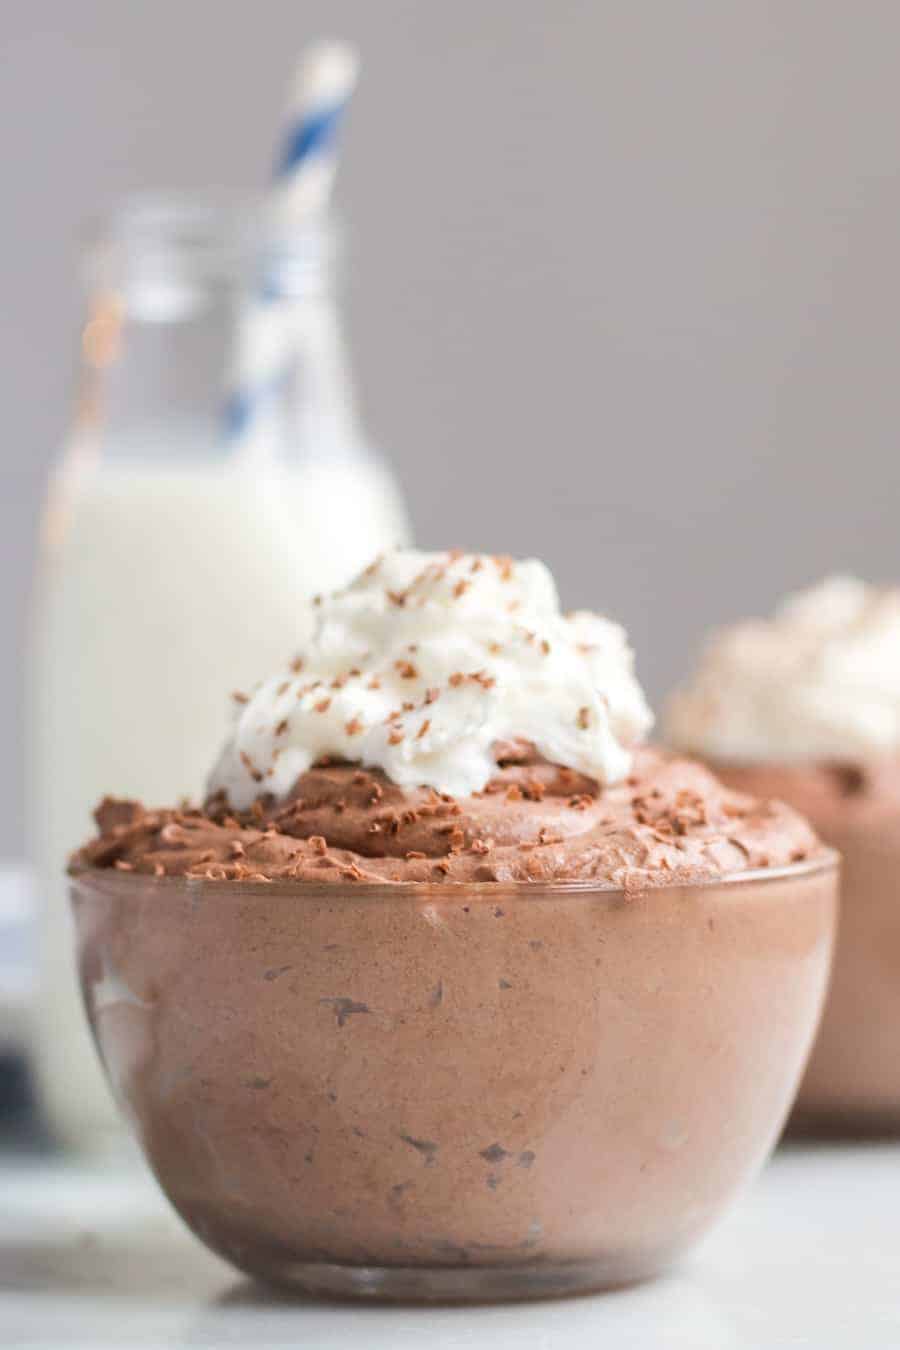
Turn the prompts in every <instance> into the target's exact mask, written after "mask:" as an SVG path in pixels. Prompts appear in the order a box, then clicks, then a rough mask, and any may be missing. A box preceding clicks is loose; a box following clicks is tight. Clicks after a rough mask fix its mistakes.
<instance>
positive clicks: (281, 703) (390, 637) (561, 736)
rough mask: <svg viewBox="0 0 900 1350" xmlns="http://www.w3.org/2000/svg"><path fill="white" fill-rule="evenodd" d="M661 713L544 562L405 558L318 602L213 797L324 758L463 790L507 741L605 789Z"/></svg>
mask: <svg viewBox="0 0 900 1350" xmlns="http://www.w3.org/2000/svg"><path fill="white" fill-rule="evenodd" d="M242 697H243V696H239V700H240V699H241V698H242ZM652 722H653V718H652V715H651V713H650V710H649V708H648V706H647V703H646V700H645V698H644V695H643V692H642V690H641V688H640V685H639V684H638V682H637V680H636V678H635V675H634V669H633V656H632V652H631V650H630V648H629V646H628V643H627V640H626V636H625V632H624V630H623V629H622V628H620V627H619V626H618V625H617V624H614V623H611V622H610V621H609V620H608V619H603V618H600V617H598V616H597V615H595V614H590V613H587V612H585V611H579V612H576V613H573V614H569V615H563V614H562V613H561V611H560V606H559V599H558V597H557V593H556V587H555V585H554V582H553V578H552V576H551V575H550V572H549V571H548V569H547V568H546V567H545V566H544V564H543V563H541V562H537V561H534V560H532V561H527V562H514V561H512V560H511V559H509V558H503V557H489V556H482V555H477V554H467V553H457V552H451V553H421V552H415V551H412V550H410V551H398V552H395V553H391V554H387V555H385V556H384V557H381V558H379V559H377V560H376V561H375V562H374V563H373V564H372V565H371V566H370V567H368V568H367V569H366V570H365V571H364V572H363V573H362V574H361V576H359V577H358V578H357V579H356V580H355V581H354V582H353V583H352V584H351V585H349V586H348V587H346V588H345V589H344V590H341V591H338V592H337V593H336V594H335V595H333V596H330V597H327V598H319V600H318V604H317V622H316V628H315V632H314V634H313V636H312V639H311V640H310V642H309V643H308V644H307V646H306V648H305V649H304V650H303V651H302V652H301V653H300V654H299V655H298V656H297V658H296V659H295V660H294V661H293V662H292V664H291V666H290V667H289V669H287V670H285V671H282V672H280V673H279V674H277V675H274V676H273V677H272V678H271V679H268V680H266V681H265V682H264V683H263V684H262V685H260V686H259V687H258V688H257V689H256V690H255V691H254V692H253V694H252V695H251V696H250V697H249V699H248V700H247V701H246V702H241V701H239V702H238V707H237V714H236V720H235V724H234V728H233V731H232V734H231V737H230V738H229V740H228V742H227V744H226V746H225V748H224V750H223V752H222V754H221V756H220V758H219V761H218V763H217V765H216V767H215V769H214V770H213V773H212V775H211V777H210V780H209V790H210V793H211V794H215V793H217V792H224V793H225V794H227V797H228V800H229V801H230V802H231V803H232V804H233V805H234V806H235V807H236V808H238V809H243V808H245V807H247V806H248V805H249V804H250V803H251V802H252V801H253V800H254V799H255V798H256V797H258V796H259V795H260V794H261V793H264V792H270V793H272V794H273V795H275V796H276V797H281V796H284V795H286V794H287V793H288V792H289V791H290V790H291V788H292V786H293V785H294V783H295V782H296V780H297V779H298V778H299V777H300V776H301V775H302V774H303V773H305V772H306V771H307V770H308V769H309V768H310V767H311V766H312V765H313V764H314V763H316V762H317V761H320V760H321V759H322V758H323V757H324V756H331V757H334V758H339V759H344V760H349V761H358V762H360V763H363V764H365V765H367V766H369V767H373V768H375V767H377V768H381V769H383V770H384V772H385V774H386V775H387V777H388V778H389V779H390V780H391V781H392V782H394V783H396V784H398V785H399V786H401V787H418V786H423V785H424V786H428V787H432V788H434V789H435V790H436V791H438V792H447V793H454V794H459V795H468V794H470V793H473V792H478V791H480V790H481V789H483V788H484V787H485V786H486V784H487V783H488V782H489V780H490V779H491V778H492V776H493V775H494V774H495V773H496V768H497V764H496V758H495V755H494V753H493V747H494V746H495V745H496V744H497V743H502V742H504V741H508V740H514V739H522V740H527V741H530V742H532V743H533V745H534V746H535V748H536V750H537V752H538V753H539V754H540V755H542V756H543V757H544V758H545V759H547V760H548V761H549V762H551V763H554V764H560V765H564V766H566V767H568V768H571V769H574V770H576V771H578V772H579V773H583V774H585V775H586V776H588V777H590V778H592V779H594V780H595V781H596V782H597V783H599V784H600V785H601V786H609V785H611V784H614V783H617V782H619V781H621V780H622V779H623V778H625V777H626V775H627V774H628V772H629V769H630V767H631V762H632V747H633V746H634V745H635V744H636V743H638V742H639V741H641V740H643V738H644V736H645V735H646V733H647V732H648V730H649V728H650V727H651V725H652Z"/></svg>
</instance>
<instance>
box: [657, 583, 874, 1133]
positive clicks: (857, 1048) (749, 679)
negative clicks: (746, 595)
mask: <svg viewBox="0 0 900 1350" xmlns="http://www.w3.org/2000/svg"><path fill="white" fill-rule="evenodd" d="M666 732H667V739H668V740H669V742H670V744H672V745H674V746H676V747H678V748H679V749H682V750H687V751H690V752H691V753H693V754H697V755H699V756H701V757H702V758H704V759H705V760H706V761H707V762H709V763H710V764H711V766H712V768H713V769H714V770H715V772H716V773H717V774H718V775H719V777H721V778H722V779H723V781H725V782H726V783H728V784H729V785H731V786H732V787H734V788H736V789H738V790H740V791H746V792H750V793H756V794H760V793H761V794H764V795H766V796H774V797H778V798H781V799H782V800H784V801H786V802H789V803H790V804H791V805H792V806H794V807H795V808H796V809H797V810H799V811H802V812H803V813H804V814H805V815H806V816H807V817H808V818H809V820H810V821H811V822H812V824H813V826H814V828H815V829H816V831H817V832H818V834H819V835H820V837H821V838H822V839H823V840H825V841H827V843H828V844H830V845H831V846H833V847H834V848H836V849H838V850H839V851H840V853H841V856H842V869H841V917H840V925H839V934H838V942H837V949H836V954H835V963H834V971H833V975H832V981H831V987H830V990H829V993H828V999H827V1003H826V1007H825V1012H824V1016H823V1019H822V1026H821V1029H820V1031H819V1035H818V1038H817V1040H816V1044H815V1048H814V1050H813V1053H812V1056H811V1059H810V1063H809V1067H808V1069H807V1072H806V1076H805V1078H804V1080H803V1084H802V1087H801V1089H800V1094H799V1097H798V1101H797V1109H796V1112H795V1116H794V1123H795V1124H796V1125H797V1126H798V1127H801V1128H807V1129H809V1128H812V1129H814V1130H817V1131H819V1130H827V1131H835V1132H844V1133H846V1132H851V1133H857V1132H875V1133H879V1132H884V1131H888V1132H896V1130H897V1129H898V1127H900V885H898V880H897V878H898V869H900V589H896V588H889V587H878V586H871V585H866V584H864V583H863V582H860V581H856V580H853V579H851V578H846V577H835V578H831V579H829V580H827V581H825V582H823V583H821V584H820V585H818V586H816V587H814V588H812V589H810V590H808V591H806V592H803V593H800V594H797V595H794V596H791V597H789V598H788V599H787V600H786V601H785V602H784V603H783V604H782V605H781V607H780V608H779V609H778V610H777V612H776V614H775V616H774V617H773V618H772V619H770V620H754V621H749V622H745V623H740V624H737V625H735V626H733V627H731V628H729V629H726V630H725V631H724V632H722V633H720V634H718V635H715V636H714V637H713V639H712V641H711V642H710V644H709V646H708V648H707V650H706V653H705V656H704V657H703V659H702V660H701V662H700V666H699V669H698V670H697V672H696V673H695V675H694V676H693V678H692V679H691V680H690V681H689V682H688V683H687V684H686V685H685V686H684V687H683V688H682V689H681V690H680V691H678V692H677V693H676V694H675V695H674V696H673V698H672V700H671V702H670V705H669V709H668V716H667V725H666Z"/></svg>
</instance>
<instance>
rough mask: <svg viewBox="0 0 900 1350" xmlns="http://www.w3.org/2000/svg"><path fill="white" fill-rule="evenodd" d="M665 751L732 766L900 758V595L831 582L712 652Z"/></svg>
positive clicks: (671, 722)
mask: <svg viewBox="0 0 900 1350" xmlns="http://www.w3.org/2000/svg"><path fill="white" fill-rule="evenodd" d="M665 734H666V738H667V740H668V741H669V743H670V744H672V745H675V746H678V747H679V748H681V749H683V750H689V751H693V752H694V753H698V754H702V755H708V756H710V757H711V758H715V759H719V760H728V761H731V762H735V763H740V762H758V761H760V760H779V761H798V760H810V759H847V758H851V759H852V758H858V757H862V758H866V757H878V756H882V755H885V754H890V753H892V752H895V751H897V750H900V589H896V588H888V587H877V586H870V585H866V584H865V583H864V582H862V581H857V580H854V579H853V578H850V577H832V578H830V579H828V580H826V581H823V582H822V583H821V584H820V585H818V586H815V587H813V588H811V589H810V590H807V591H802V592H799V593H797V594H796V595H792V596H788V598H787V599H786V600H784V601H783V602H782V604H781V605H780V607H779V608H778V610H777V611H776V613H775V616H774V618H772V619H768V620H762V619H759V620H757V619H754V620H749V621H747V622H744V623H739V624H735V625H734V626H733V627H730V628H726V629H724V630H723V631H722V632H721V633H718V634H716V635H715V636H714V637H713V638H712V640H711V641H710V643H709V644H708V646H707V648H706V651H705V653H704V655H703V657H702V659H701V662H700V666H699V669H698V670H697V672H696V674H695V675H694V677H693V679H692V680H691V681H690V682H689V683H688V684H686V685H685V686H684V687H683V688H682V689H680V690H678V691H677V692H676V693H675V694H674V695H673V696H672V698H671V699H670V701H669V704H668V707H667V709H666V714H665Z"/></svg>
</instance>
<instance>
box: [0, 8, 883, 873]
mask: <svg viewBox="0 0 900 1350" xmlns="http://www.w3.org/2000/svg"><path fill="white" fill-rule="evenodd" d="M332 33H333V34H336V35H340V36H346V37H352V38H354V39H356V40H357V41H358V42H359V43H360V45H361V47H362V50H363V56H364V62H365V73H364V81H363V83H362V85H361V87H360V90H359V92H358V95H357V101H356V104H355V107H354V110H353V115H352V119H351V121H350V122H349V123H348V126H347V135H346V139H345V155H344V160H343V168H342V180H341V185H340V197H341V201H342V205H343V208H344V213H345V215H346V216H347V217H348V218H349V220H350V221H351V222H352V226H353V229H354V233H355V243H354V250H353V251H354V263H355V270H354V272H353V275H352V278H351V284H350V294H349V319H350V326H351V335H352V339H353V344H354V354H355V360H356V368H357V374H358V378H359V382H360V384H361V388H362V394H363V401H364V410H365V415H366V419H367V422H368V425H369V428H370V430H371V431H372V432H373V433H374V435H375V437H376V438H377V439H378V440H379V441H380V443H381V444H382V445H383V446H384V447H385V448H386V449H387V451H388V452H389V454H390V456H391V457H392V459H393V462H394V465H395V466H396V468H397V470H398V471H399V473H400V475H401V476H402V479H403V483H404V485H405V488H406V491H407V494H408V497H409V500H410V502H411V504H412V508H413V514H414V519H415V525H416V532H417V535H418V538H419V540H420V542H422V543H424V544H429V545H435V546H438V545H456V544H460V545H466V546H471V547H475V548H479V547H480V548H486V549H490V550H504V551H509V552H513V553H519V554H522V553H526V554H527V553H537V554H539V555H542V556H543V557H545V558H546V559H547V560H548V562H549V563H550V564H551V565H552V566H553V568H554V570H555V571H556V573H557V576H558V578H559V581H560V584H561V588H562V592H563V598H564V600H565V601H566V602H567V603H568V604H573V605H574V604H593V605H594V606H596V607H598V608H601V609H603V610H605V611H607V612H609V613H611V614H613V615H616V616H618V617H621V618H622V619H623V620H624V621H625V622H626V623H627V625H628V627H629V629H630V631H631V634H632V637H633V640H634V644H635V646H636V648H637V651H638V656H639V669H640V671H641V673H642V675H643V677H644V680H645V683H646V684H647V686H648V688H649V690H650V692H651V694H652V695H653V696H654V697H658V696H659V695H660V694H661V693H662V691H663V690H664V689H665V688H666V687H667V685H668V684H669V683H670V682H671V680H672V679H674V678H675V677H676V676H677V675H678V673H679V672H681V671H682V670H683V669H684V667H685V665H686V663H687V662H688V660H689V659H690V655H691V652H692V651H693V649H694V647H695V644H696V641H697V639H698V637H699V635H700V633H701V632H702V631H703V629H704V627H705V626H706V625H707V624H708V623H710V622H716V621H720V620H722V619H724V618H726V617H728V616H731V615H735V614H740V613H742V612H747V611H759V610H764V609H767V608H768V607H769V606H770V605H771V603H772V601H773V599H774V598H775V596H776V595H778V594H779V593H780V592H782V591H783V590H784V589H785V588H786V587H789V586H794V585H796V584H802V583H804V582H806V581H809V580H811V579H813V578H816V577H817V576H819V575H821V574H822V573H824V572H827V571H831V570H834V569H850V570H854V571H859V572H861V573H863V574H865V575H868V576H873V577H878V578H880V577H890V576H893V575H896V573H897V571H898V567H897V562H896V552H897V547H896V539H897V526H896V521H895V515H896V502H897V488H898V481H900V464H898V460H897V455H896V452H895V444H896V426H897V412H898V407H897V405H898V398H900V381H898V378H897V374H896V367H897V361H898V317H897V316H898V300H900V296H898V269H897V266H896V261H895V259H896V251H897V241H898V238H900V178H898V149H897V142H898V123H900V87H898V79H897V52H898V44H900V6H898V5H897V4H896V3H895V0H883V2H882V3H878V2H877V0H853V3H851V2H850V0H772V2H771V3H766V2H765V0H628V2H627V3H626V2H625V0H619V2H618V3H612V2H606V0H593V2H591V0H584V3H576V0H457V3H454V4H447V3H443V4H439V3H434V2H433V3H428V2H427V0H418V3H416V2H415V0H377V3H376V2H375V0H368V3H367V2H366V0H329V3H324V2H323V3H318V2H317V3H307V4H303V3H297V0H254V3H252V4H251V3H249V0H247V2H245V3H238V2H237V0H234V2H230V3H225V2H224V0H158V3H154V4H149V3H146V4H145V3H138V0H130V2H127V0H77V3H75V2H74V0H72V2H71V3H69V2H68V0H56V3H51V0H4V2H3V4H2V7H0V163H2V165H3V176H4V190H3V194H2V200H3V210H2V212H0V255H2V258H3V271H4V283H3V308H2V311H0V396H2V404H3V407H4V409H5V413H4V428H3V434H2V441H0V445H2V450H0V619H2V631H3V633H4V634H5V635H6V641H5V643H4V653H5V660H4V661H3V664H2V668H0V750H2V754H3V763H4V772H3V774H2V776H0V853H7V854H10V853H16V852H18V851H19V850H20V842H19V841H20V837H21V836H20V830H21V823H22V822H21V809H20V801H19V798H20V791H19V782H20V779H19V774H18V764H19V762H20V758H21V743H20V734H19V728H20V722H21V715H22V714H21V698H20V685H21V673H20V652H21V644H22V637H23V632H24V627H23V620H24V616H25V614H26V612H27V603H28V600H27V587H28V578H29V573H30V568H31V561H32V553H33V537H34V528H35V521H36V516H37V510H38V505H39V501H40V496H41V492H42V485H43V475H44V473H45V471H46V466H47V463H48V460H49V458H50V457H51V456H52V454H53V453H54V451H55V449H56V448H57V446H58V445H59V443H60V441H61V439H62V437H63V434H64V431H65V427H66V422H67V416H68V410H69V403H70V392H71V384H72V373H73V359H74V353H75V342H76V335H77V325H78V321H79V314H80V298H79V293H78V288H77V284H76V280H75V259H76V254H75V251H74V247H73V240H74V238H75V235H76V232H77V229H78V226H79V224H80V223H81V222H82V221H83V219H84V218H85V217H87V216H91V215H93V214H95V213H96V212H97V210H98V208H103V207H106V206H108V205H110V204H111V203H113V202H114V201H116V199H118V198H119V197H120V196H121V195H122V194H123V193H126V192H128V191H131V190H134V189H140V188H146V187H158V186H162V187H165V186H173V187H176V188H177V187H181V188H198V187H212V188H227V189H229V190H231V189H234V190H239V191H243V190H247V189H252V188H255V187H256V185H257V184H259V183H260V182H262V181H263V178H264V174H265V169H266V166H267V163H268V160H269V157H270V145H271V141H272V135H273V129H274V128H275V127H276V126H277V125H278V122H279V113H280V105H281V99H282V91H283V86H284V82H285V80H286V78H287V76H288V74H289V71H290V68H291V65H292V62H293V58H294V55H295V52H296V50H297V49H298V47H299V45H300V44H301V43H302V42H303V41H304V40H305V39H306V38H308V37H310V36H316V35H321V34H332Z"/></svg>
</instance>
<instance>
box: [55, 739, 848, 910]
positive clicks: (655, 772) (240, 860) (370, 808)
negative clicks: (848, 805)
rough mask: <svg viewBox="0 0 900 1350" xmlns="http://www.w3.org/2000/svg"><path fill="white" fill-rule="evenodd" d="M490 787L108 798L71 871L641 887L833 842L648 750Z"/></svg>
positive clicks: (360, 781)
mask: <svg viewBox="0 0 900 1350" xmlns="http://www.w3.org/2000/svg"><path fill="white" fill-rule="evenodd" d="M497 757H498V763H497V768H496V772H495V773H494V775H493V777H492V778H491V779H490V780H489V781H488V783H487V784H486V785H485V788H484V790H483V791H481V792H476V793H473V794H471V795H469V796H467V797H453V796H451V795H450V794H449V793H439V792H436V791H434V789H431V788H407V789H404V788H399V787H397V786H396V785H395V784H393V783H391V782H390V781H389V780H388V779H387V778H386V777H385V775H384V773H383V772H382V771H380V770H374V769H363V768H361V767H360V766H358V765H351V764H329V765H326V766H318V767H316V768H312V769H309V770H307V772H306V773H304V774H302V775H301V776H300V778H299V779H298V780H297V782H296V783H295V784H294V785H293V788H292V790H291V793H290V794H289V796H288V798H287V799H286V800H284V801H278V800H274V799H272V798H267V797H265V796H262V797H260V798H259V799H258V800H257V801H255V802H254V803H253V804H252V806H251V807H250V808H249V809H247V810H244V811H234V810H233V809H232V807H231V806H230V804H229V802H228V800H227V798H226V797H225V796H224V794H221V793H219V794H217V795H216V796H215V797H213V798H212V799H211V800H210V801H209V802H207V804H206V806H205V807H204V808H203V809H202V810H190V809H183V810H147V809H145V808H144V807H143V806H141V805H139V804H138V803H136V802H126V801H115V800H113V799H107V800H106V801H105V802H103V803H102V804H101V805H100V807H99V808H98V810H97V823H98V826H99V829H100V834H99V837H98V838H97V839H95V840H93V841H91V842H90V843H88V844H86V845H85V846H84V848H83V849H81V850H80V852H79V853H78V854H77V855H76V856H75V859H74V860H73V868H74V869H76V870H77V869H79V868H84V867H115V868H118V869H119V870H121V871H135V872H141V873H145V874H147V875H151V876H188V877H197V878H206V879H207V880H212V881H225V880H236V881H277V880H291V881H310V882H348V881H349V882H357V883H364V882H461V883H467V882H484V881H576V880H577V881H594V882H596V883H598V884H599V885H604V886H609V887H620V888H622V889H624V890H626V891H640V890H645V889H647V888H648V887H652V886H659V885H672V884H673V883H674V882H690V881H704V880H713V879H716V878H718V877H722V876H726V875H728V874H729V873H733V872H736V871H746V870H748V869H757V868H772V867H782V866H785V865H786V864H788V863H795V862H802V861H804V860H806V859H814V858H815V857H816V856H817V855H818V854H820V853H821V851H822V849H821V845H820V844H819V842H818V840H817V839H816V836H815V835H814V834H813V832H812V830H811V829H810V828H809V826H808V825H807V824H806V822H805V821H804V820H803V818H802V817H801V816H799V815H798V814H797V813H796V812H794V811H792V810H791V809H790V808H788V807H786V806H784V805H782V804H781V803H780V802H776V801H768V800H763V801H760V800H758V799H757V798H754V797H749V796H745V795H743V794H741V793H738V792H733V791H729V790H728V789H726V788H723V787H722V786H721V784H720V783H718V782H717V781H716V779H715V778H714V777H713V775H712V774H711V773H710V772H708V771H707V770H706V769H704V768H702V767H701V766H700V765H699V764H695V763H692V762H691V761H689V760H685V759H678V758H675V757H672V756H669V755H666V754H664V753H662V752H660V751H656V750H650V749H642V750H638V751H637V752H636V754H635V756H634V762H633V765H632V771H631V773H630V774H629V775H628V778H627V779H626V780H625V781H624V782H622V783H618V784H616V785H614V786H611V787H609V788H605V789H601V788H600V787H599V786H598V784H597V783H596V782H595V781H594V780H592V779H589V778H586V777H585V776H584V775H582V774H578V773H576V772H575V771H574V770H571V769H567V768H565V767H563V766H560V765H554V764H548V763H547V762H546V761H544V760H542V759H540V758H539V757H537V756H536V755H535V754H534V751H533V749H532V748H530V747H529V746H527V745H524V744H523V745H517V746H513V745H507V746H502V747H498V749H497Z"/></svg>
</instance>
